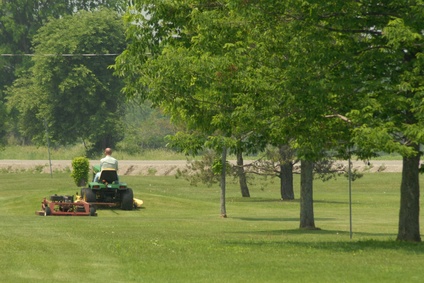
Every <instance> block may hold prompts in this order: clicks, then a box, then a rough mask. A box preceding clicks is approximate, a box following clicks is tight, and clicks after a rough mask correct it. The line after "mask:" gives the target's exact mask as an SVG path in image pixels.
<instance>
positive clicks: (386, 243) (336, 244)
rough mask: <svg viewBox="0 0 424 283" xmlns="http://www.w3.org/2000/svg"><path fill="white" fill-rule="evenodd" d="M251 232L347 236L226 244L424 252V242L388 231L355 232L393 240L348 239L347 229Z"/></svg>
mask: <svg viewBox="0 0 424 283" xmlns="http://www.w3.org/2000/svg"><path fill="white" fill-rule="evenodd" d="M251 234H261V235H274V236H278V235H285V234H292V235H304V234H315V235H317V234H318V235H335V234H338V235H341V236H342V237H344V236H345V238H343V239H340V240H339V241H316V240H315V241H314V240H312V241H307V240H305V241H292V240H285V241H282V240H281V241H280V240H278V241H270V240H263V241H262V240H259V239H258V240H248V241H225V244H226V245H237V246H251V245H253V246H263V247H267V246H269V247H284V246H286V247H294V248H299V249H304V248H305V247H307V248H313V249H317V250H327V251H332V252H356V251H366V250H402V251H406V252H409V253H411V254H424V244H423V243H414V242H403V241H395V240H394V238H395V237H396V235H395V234H386V233H381V234H377V233H363V232H357V233H354V236H355V235H356V236H358V235H360V236H365V237H366V236H369V237H372V236H374V237H375V236H386V237H387V238H392V239H393V240H390V239H388V240H375V239H369V240H359V241H356V240H348V237H349V232H346V231H335V230H333V231H332V230H302V229H292V230H275V231H258V232H251Z"/></svg>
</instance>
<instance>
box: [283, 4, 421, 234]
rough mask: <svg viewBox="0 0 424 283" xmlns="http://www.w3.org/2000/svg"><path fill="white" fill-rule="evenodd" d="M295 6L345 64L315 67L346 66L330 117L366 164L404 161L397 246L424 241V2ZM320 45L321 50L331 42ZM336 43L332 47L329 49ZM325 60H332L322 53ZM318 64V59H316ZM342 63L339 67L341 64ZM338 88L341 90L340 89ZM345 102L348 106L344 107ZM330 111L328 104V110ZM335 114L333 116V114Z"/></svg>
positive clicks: (334, 81) (337, 76) (331, 80)
mask: <svg viewBox="0 0 424 283" xmlns="http://www.w3.org/2000/svg"><path fill="white" fill-rule="evenodd" d="M301 2H302V1H293V2H291V3H289V4H290V5H291V6H292V7H293V8H292V12H291V15H292V16H293V18H296V19H300V21H301V22H303V25H306V27H309V28H311V27H312V28H318V29H316V30H317V31H321V39H323V38H324V39H328V38H333V41H332V43H333V44H332V45H327V46H328V48H329V50H332V47H333V46H337V47H338V49H339V50H338V51H337V49H334V51H336V52H332V55H333V56H334V58H338V60H339V61H340V62H343V64H337V65H332V64H328V63H329V62H327V61H326V60H321V61H320V60H315V61H314V65H316V66H321V67H322V66H325V65H328V66H341V67H342V68H340V67H338V68H337V70H338V72H331V76H329V75H326V78H327V79H328V84H327V85H328V86H333V87H336V86H338V87H337V88H334V90H337V89H338V90H339V91H338V92H334V93H335V94H336V96H335V98H337V99H336V101H339V102H340V106H337V105H334V104H333V105H332V107H331V108H330V109H331V110H332V113H331V112H329V113H328V115H325V116H326V117H338V118H340V119H338V120H343V121H345V122H347V123H348V124H349V125H350V130H349V131H350V133H351V137H352V138H351V139H348V140H347V142H348V144H350V145H352V144H355V146H356V148H357V149H358V150H359V151H358V152H357V153H358V154H359V155H360V156H362V157H366V156H371V155H373V154H375V152H377V151H386V152H397V153H400V154H401V155H402V156H403V173H402V181H401V204H400V213H399V229H398V236H397V240H401V241H416V242H419V241H421V237H420V231H419V191H420V190H419V182H418V180H419V178H418V163H419V160H420V156H421V152H420V150H419V146H418V145H419V144H421V143H422V142H423V137H424V135H423V133H424V132H423V127H422V126H423V111H422V107H421V105H422V98H423V92H422V81H423V80H422V77H423V75H422V74H423V68H422V66H423V64H422V62H423V61H422V60H423V55H422V54H423V48H422V45H423V40H424V37H423V33H422V29H421V26H422V23H423V22H424V18H423V15H424V14H423V12H424V10H423V6H422V3H421V2H420V1H385V2H384V3H383V2H381V1H374V2H373V1H371V2H363V1H353V0H352V1H337V2H334V1H324V2H323V1H319V2H318V1H311V2H308V3H306V2H303V4H302V5H296V4H301ZM321 39H317V40H318V41H317V42H322V43H323V42H325V41H322V40H321ZM329 42H331V41H327V43H329ZM316 54H317V55H318V56H323V57H322V58H327V56H325V54H326V52H324V51H323V50H321V51H319V52H317V53H316ZM316 58H319V57H316ZM335 62H336V61H335ZM339 84H340V85H339ZM343 98H344V99H345V100H343ZM327 105H328V104H327ZM330 109H329V110H330Z"/></svg>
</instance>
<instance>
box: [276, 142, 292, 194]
mask: <svg viewBox="0 0 424 283" xmlns="http://www.w3.org/2000/svg"><path fill="white" fill-rule="evenodd" d="M279 153H280V193H281V198H282V199H283V200H293V199H294V188H293V163H292V157H293V152H292V149H291V148H290V147H289V146H288V145H283V146H280V150H279Z"/></svg>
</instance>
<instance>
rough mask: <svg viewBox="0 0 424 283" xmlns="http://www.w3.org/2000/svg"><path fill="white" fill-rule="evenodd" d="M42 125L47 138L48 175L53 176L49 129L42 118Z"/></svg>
mask: <svg viewBox="0 0 424 283" xmlns="http://www.w3.org/2000/svg"><path fill="white" fill-rule="evenodd" d="M44 127H45V128H46V138H47V151H48V153H49V165H50V177H51V178H53V172H52V159H51V156H50V140H49V131H48V127H47V121H46V119H44Z"/></svg>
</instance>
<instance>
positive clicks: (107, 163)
mask: <svg viewBox="0 0 424 283" xmlns="http://www.w3.org/2000/svg"><path fill="white" fill-rule="evenodd" d="M105 155H106V156H105V157H104V158H102V159H100V172H97V173H96V176H94V182H98V181H99V178H100V173H101V171H102V170H103V169H106V168H108V169H115V170H116V171H118V160H116V159H115V158H113V157H112V149H111V148H109V147H108V148H106V149H105Z"/></svg>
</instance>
